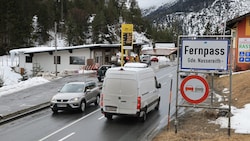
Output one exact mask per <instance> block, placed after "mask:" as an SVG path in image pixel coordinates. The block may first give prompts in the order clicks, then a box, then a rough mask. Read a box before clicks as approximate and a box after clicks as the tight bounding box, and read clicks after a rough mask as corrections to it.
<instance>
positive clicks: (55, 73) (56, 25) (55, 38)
mask: <svg viewBox="0 0 250 141" xmlns="http://www.w3.org/2000/svg"><path fill="white" fill-rule="evenodd" d="M55 74H56V76H57V23H56V21H55Z"/></svg>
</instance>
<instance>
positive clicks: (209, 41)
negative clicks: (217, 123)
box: [175, 35, 243, 136]
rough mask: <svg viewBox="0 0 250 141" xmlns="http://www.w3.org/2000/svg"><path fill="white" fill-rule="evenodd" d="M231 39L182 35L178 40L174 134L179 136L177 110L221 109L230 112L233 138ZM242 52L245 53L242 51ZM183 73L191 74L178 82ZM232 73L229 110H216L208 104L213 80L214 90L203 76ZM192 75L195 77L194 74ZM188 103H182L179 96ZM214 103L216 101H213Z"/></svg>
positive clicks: (228, 37)
mask: <svg viewBox="0 0 250 141" xmlns="http://www.w3.org/2000/svg"><path fill="white" fill-rule="evenodd" d="M232 42H233V40H232V36H228V35H216V36H184V35H182V36H179V37H178V45H177V47H178V54H177V56H178V65H177V73H176V74H177V77H176V78H177V81H176V86H179V88H178V87H177V88H176V111H175V133H177V125H178V110H179V108H181V107H184V108H187V107H190V108H191V107H192V108H194V107H195V108H206V109H219V110H225V111H228V114H229V115H228V135H229V136H230V130H231V129H230V128H231V122H230V120H231V119H230V118H231V117H230V116H231V95H232V52H230V51H231V49H230V48H231V46H232V44H233V43H232ZM242 52H243V51H242ZM180 72H184V73H188V74H189V75H188V76H187V77H186V78H184V79H183V80H181V81H179V79H180V78H179V75H180ZM216 73H218V74H229V76H230V80H229V81H230V82H229V85H230V86H229V87H230V88H229V90H230V95H229V100H228V105H229V107H228V108H222V107H214V105H213V102H211V103H205V102H204V101H205V100H206V99H207V97H208V96H209V95H211V98H214V96H213V94H214V93H213V91H214V90H213V89H214V84H213V78H212V82H211V83H212V84H211V87H209V83H208V82H207V80H206V79H205V77H203V76H200V75H198V74H202V75H210V76H212V77H214V74H216ZM191 74H192V75H191ZM180 82H181V84H180V85H179V83H180ZM179 94H181V95H182V98H183V99H184V100H186V102H187V104H184V103H185V101H180V100H179V98H178V95H179ZM211 101H213V99H211Z"/></svg>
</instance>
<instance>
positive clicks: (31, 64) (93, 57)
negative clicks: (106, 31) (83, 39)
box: [10, 44, 120, 75]
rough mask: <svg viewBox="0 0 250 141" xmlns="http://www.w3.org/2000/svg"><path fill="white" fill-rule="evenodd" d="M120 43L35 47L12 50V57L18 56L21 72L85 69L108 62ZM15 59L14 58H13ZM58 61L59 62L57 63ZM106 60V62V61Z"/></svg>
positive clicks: (17, 68)
mask: <svg viewBox="0 0 250 141" xmlns="http://www.w3.org/2000/svg"><path fill="white" fill-rule="evenodd" d="M119 48H120V44H109V45H107V44H93V45H82V46H72V47H57V48H55V47H33V48H22V49H14V50H11V51H10V54H11V58H13V57H14V56H18V58H19V59H18V60H19V62H18V66H13V64H12V66H13V67H15V69H16V70H19V71H20V73H21V74H23V73H24V71H25V72H26V73H28V74H29V75H30V74H34V73H37V72H49V73H51V72H54V73H55V72H62V71H65V70H67V71H74V70H80V69H84V68H85V67H86V66H88V65H94V64H99V65H102V64H107V63H108V60H110V59H109V58H111V53H112V52H113V53H115V52H118V51H119ZM12 60H13V59H12ZM56 61H57V64H56ZM105 61H106V62H105Z"/></svg>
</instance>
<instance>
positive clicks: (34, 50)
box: [10, 43, 144, 54]
mask: <svg viewBox="0 0 250 141" xmlns="http://www.w3.org/2000/svg"><path fill="white" fill-rule="evenodd" d="M133 45H135V46H141V45H144V43H134V44H133ZM120 46H121V44H91V45H79V46H70V47H57V48H55V47H31V48H21V49H13V50H11V51H10V54H19V53H24V54H31V53H42V52H53V51H55V50H57V51H63V50H72V49H83V48H117V47H120Z"/></svg>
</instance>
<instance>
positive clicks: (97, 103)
mask: <svg viewBox="0 0 250 141" xmlns="http://www.w3.org/2000/svg"><path fill="white" fill-rule="evenodd" d="M99 103H100V96H99V95H98V96H96V101H95V105H96V106H98V105H99Z"/></svg>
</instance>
